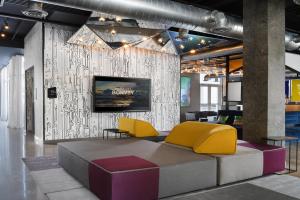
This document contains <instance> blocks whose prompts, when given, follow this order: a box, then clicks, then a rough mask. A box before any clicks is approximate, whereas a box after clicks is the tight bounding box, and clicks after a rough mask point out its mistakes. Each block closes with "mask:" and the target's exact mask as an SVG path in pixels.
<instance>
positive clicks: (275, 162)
mask: <svg viewBox="0 0 300 200" xmlns="http://www.w3.org/2000/svg"><path fill="white" fill-rule="evenodd" d="M238 145H239V146H244V147H249V148H253V149H257V150H260V151H262V152H263V156H264V170H263V174H264V175H267V174H272V173H275V172H280V171H283V170H284V169H285V148H283V147H278V146H273V145H268V144H255V143H248V142H246V143H240V144H238Z"/></svg>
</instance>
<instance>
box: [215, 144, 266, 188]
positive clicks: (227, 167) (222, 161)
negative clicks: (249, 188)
mask: <svg viewBox="0 0 300 200" xmlns="http://www.w3.org/2000/svg"><path fill="white" fill-rule="evenodd" d="M212 156H214V157H215V158H216V159H217V162H218V169H217V170H218V172H217V174H218V185H224V184H228V183H233V182H237V181H242V180H246V179H250V178H254V177H259V176H262V175H263V153H262V152H261V151H259V150H256V149H252V148H248V147H243V146H237V151H236V154H233V155H212Z"/></svg>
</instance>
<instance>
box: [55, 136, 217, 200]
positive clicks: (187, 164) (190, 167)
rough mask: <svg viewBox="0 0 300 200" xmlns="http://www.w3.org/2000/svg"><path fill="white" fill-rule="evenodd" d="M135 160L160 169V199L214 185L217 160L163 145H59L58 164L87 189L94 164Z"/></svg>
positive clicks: (124, 141)
mask: <svg viewBox="0 0 300 200" xmlns="http://www.w3.org/2000/svg"><path fill="white" fill-rule="evenodd" d="M122 156H137V157H139V158H142V159H145V160H147V161H150V162H152V163H154V164H156V165H157V166H159V198H162V197H167V196H173V195H177V194H181V193H186V192H191V191H195V190H200V189H204V188H209V187H213V186H216V185H217V159H216V158H215V157H211V156H208V155H201V154H196V153H194V152H193V151H191V150H187V149H182V148H178V147H175V146H171V145H168V144H164V143H154V142H150V141H145V140H139V139H135V138H129V139H113V140H109V141H107V140H106V141H103V140H95V141H78V142H65V143H59V144H58V160H59V164H60V166H62V167H63V168H64V169H65V170H66V171H67V172H68V173H70V174H71V175H72V176H73V177H75V178H76V179H77V180H78V181H79V182H81V183H82V184H83V185H84V186H85V187H87V188H90V186H89V171H88V169H89V163H91V162H92V161H93V160H97V159H104V158H113V157H122Z"/></svg>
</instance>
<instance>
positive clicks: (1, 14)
mask: <svg viewBox="0 0 300 200" xmlns="http://www.w3.org/2000/svg"><path fill="white" fill-rule="evenodd" d="M0 17H5V18H12V19H18V20H24V21H31V22H44V23H51V24H57V25H62V26H72V27H77V28H79V27H80V26H81V25H76V24H70V23H64V22H58V21H53V20H47V19H45V20H44V19H37V18H33V17H27V16H21V15H15V14H7V13H1V12H0Z"/></svg>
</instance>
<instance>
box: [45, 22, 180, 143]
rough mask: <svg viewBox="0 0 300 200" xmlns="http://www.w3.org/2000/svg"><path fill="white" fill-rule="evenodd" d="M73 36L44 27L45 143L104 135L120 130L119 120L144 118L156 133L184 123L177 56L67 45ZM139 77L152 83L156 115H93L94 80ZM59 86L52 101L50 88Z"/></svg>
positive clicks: (144, 51) (58, 27) (134, 49)
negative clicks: (116, 128) (49, 94)
mask: <svg viewBox="0 0 300 200" xmlns="http://www.w3.org/2000/svg"><path fill="white" fill-rule="evenodd" d="M73 33H74V32H73V31H72V30H68V28H66V27H62V26H56V25H50V24H46V25H45V57H44V59H45V60H44V61H45V66H44V84H45V85H44V90H45V140H60V139H72V138H89V137H97V136H102V130H103V128H112V127H116V126H117V121H118V118H119V117H121V116H128V117H132V118H137V119H144V120H147V121H149V122H151V123H152V124H154V125H155V128H156V129H157V130H170V129H172V128H173V127H174V126H175V125H176V124H178V123H179V112H180V111H179V109H180V105H179V98H180V97H179V95H180V94H179V93H180V85H179V84H180V60H179V57H178V56H176V55H171V54H165V53H159V52H155V51H149V50H145V49H138V48H120V49H118V50H113V51H112V50H107V49H97V48H91V47H84V46H79V45H74V44H68V43H67V40H68V39H69V38H70V37H71V36H72V34H73ZM95 75H97V76H116V77H138V78H149V79H151V80H152V85H151V87H152V88H151V90H152V99H151V104H152V111H151V112H129V113H93V112H92V102H91V101H92V78H93V76H95ZM50 87H57V98H56V99H48V98H47V96H46V94H47V88H50Z"/></svg>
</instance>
